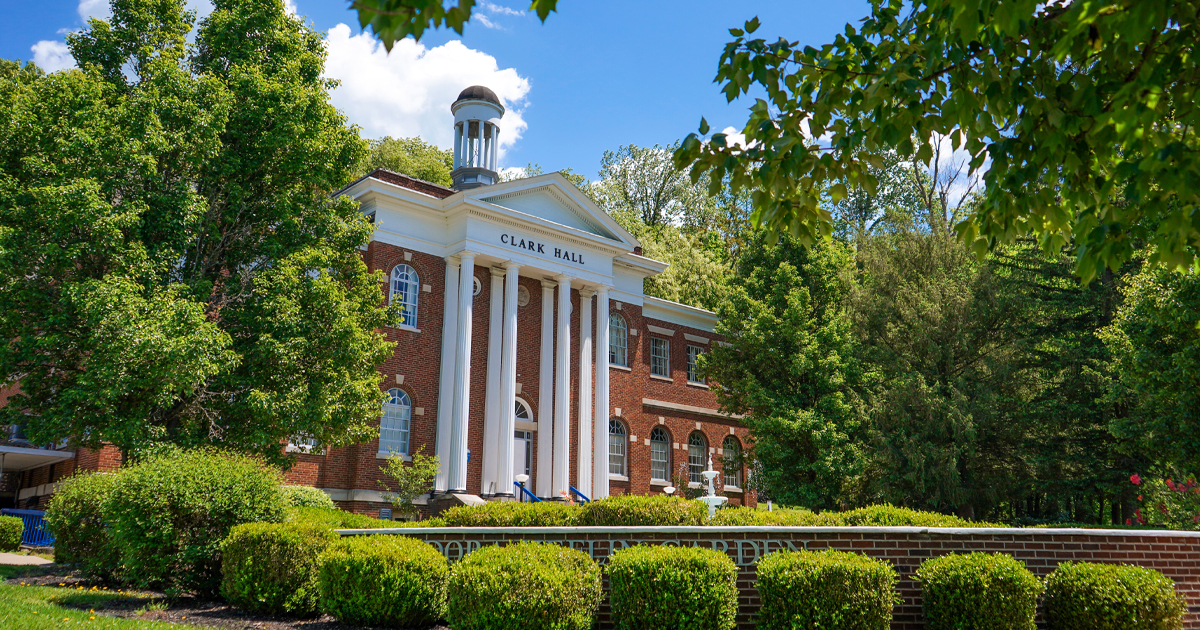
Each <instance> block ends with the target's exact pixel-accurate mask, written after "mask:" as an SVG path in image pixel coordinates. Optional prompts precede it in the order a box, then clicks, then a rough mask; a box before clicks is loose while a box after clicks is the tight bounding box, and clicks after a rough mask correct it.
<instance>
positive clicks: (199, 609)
mask: <svg viewBox="0 0 1200 630" xmlns="http://www.w3.org/2000/svg"><path fill="white" fill-rule="evenodd" d="M8 583H9V584H21V583H25V584H28V585H30V586H51V587H62V588H63V589H64V590H67V589H70V591H75V590H76V587H81V586H86V587H87V590H88V591H91V588H92V586H93V583H91V582H88V581H86V580H84V579H82V578H80V577H79V576H78V575H77V574H76V573H74V572H70V573H67V572H64V569H63V567H59V566H56V565H41V566H35V567H30V570H29V571H28V572H26V573H25V574H24V575H23V576H21V577H18V578H13V579H10V580H8ZM95 586H97V590H104V592H106V593H115V592H117V591H121V590H123V589H122V587H119V586H111V585H109V586H108V587H107V589H105V587H104V585H95ZM79 592H82V591H79ZM136 593H137V596H135V597H130V598H128V599H113V600H111V601H109V602H107V603H106V604H105V605H104V606H103V607H102V608H95V610H96V612H98V613H102V614H105V615H110V616H113V617H125V618H137V619H145V620H147V621H163V622H168V623H175V624H181V625H188V626H196V627H198V628H229V629H232V630H363V626H348V625H345V624H342V623H338V622H337V621H336V620H334V618H333V617H330V616H329V615H321V616H319V617H311V618H308V619H296V618H293V617H276V616H272V615H254V614H250V613H246V612H243V611H241V610H239V609H237V608H234V607H233V606H230V605H229V604H226V603H224V602H214V601H204V600H200V599H196V598H193V597H181V598H179V599H176V600H173V601H172V600H168V599H166V598H165V597H163V595H162V593H157V592H154V591H136ZM147 596H149V597H151V598H153V599H147ZM151 602H155V603H156V604H158V605H164V606H166V608H164V609H163V610H148V609H147V604H149V603H151ZM59 604H60V605H62V606H67V607H70V606H71V603H70V598H69V597H68V598H63V600H61V601H60V602H59ZM89 607H95V604H94V603H90V604H89ZM156 607H157V606H156ZM411 630H450V628H449V627H448V626H441V625H438V626H427V627H424V628H413V629H411Z"/></svg>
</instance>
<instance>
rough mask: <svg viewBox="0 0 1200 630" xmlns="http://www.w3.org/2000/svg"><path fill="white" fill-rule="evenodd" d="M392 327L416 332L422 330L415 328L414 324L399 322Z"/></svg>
mask: <svg viewBox="0 0 1200 630" xmlns="http://www.w3.org/2000/svg"><path fill="white" fill-rule="evenodd" d="M392 328H395V329H396V330H406V331H408V332H415V333H419V332H421V329H420V328H413V327H412V326H407V325H405V324H399V325H397V326H392Z"/></svg>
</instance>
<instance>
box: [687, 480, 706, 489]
mask: <svg viewBox="0 0 1200 630" xmlns="http://www.w3.org/2000/svg"><path fill="white" fill-rule="evenodd" d="M688 487H689V488H691V489H693V490H696V489H699V488H702V487H703V485H701V483H700V482H699V481H689V482H688Z"/></svg>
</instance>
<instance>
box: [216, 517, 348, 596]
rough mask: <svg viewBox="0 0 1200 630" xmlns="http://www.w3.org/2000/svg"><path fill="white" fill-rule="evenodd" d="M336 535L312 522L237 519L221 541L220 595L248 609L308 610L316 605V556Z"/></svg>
mask: <svg viewBox="0 0 1200 630" xmlns="http://www.w3.org/2000/svg"><path fill="white" fill-rule="evenodd" d="M338 538H339V536H338V535H337V534H335V533H334V532H333V530H331V529H328V528H325V527H320V526H314V525H299V524H295V523H246V524H244V525H238V526H236V527H234V528H233V529H231V530H230V531H229V536H228V537H227V538H226V539H225V540H224V541H223V542H222V543H221V573H222V580H221V595H223V596H224V597H225V599H226V600H228V601H229V603H231V604H233V605H234V606H237V607H238V608H241V609H242V610H245V611H248V612H253V613H269V614H290V615H307V614H310V613H312V612H314V611H316V609H317V601H318V593H319V586H318V582H317V570H318V568H319V566H320V565H319V564H318V562H317V558H318V557H319V556H320V555H321V553H322V552H323V551H325V549H326V548H327V547H328V546H329V545H331V544H333V543H334V542H337V540H338Z"/></svg>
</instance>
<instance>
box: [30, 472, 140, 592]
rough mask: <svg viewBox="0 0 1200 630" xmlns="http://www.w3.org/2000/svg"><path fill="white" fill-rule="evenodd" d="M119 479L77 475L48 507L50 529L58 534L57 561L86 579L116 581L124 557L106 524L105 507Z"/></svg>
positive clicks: (64, 484) (62, 484) (63, 483)
mask: <svg viewBox="0 0 1200 630" xmlns="http://www.w3.org/2000/svg"><path fill="white" fill-rule="evenodd" d="M116 481H117V476H116V475H113V474H103V473H83V472H81V473H77V474H75V475H72V476H70V477H68V478H66V479H64V480H62V481H61V482H59V486H58V490H56V491H55V492H54V495H53V496H51V497H50V505H48V506H47V507H46V517H45V518H46V526H47V527H48V528H49V529H50V531H51V532H52V533H53V534H54V561H55V562H57V563H59V564H76V565H79V570H80V571H81V572H82V573H83V575H84V576H85V577H88V578H91V579H97V580H106V581H107V580H112V579H114V578H116V577H117V575H118V573H119V572H120V569H121V556H120V553H119V552H118V550H117V547H116V544H115V543H113V540H112V533H111V532H110V531H109V528H108V527H107V526H106V525H105V524H104V506H105V504H106V503H107V502H108V496H109V494H110V493H111V492H112V488H113V484H115V483H116Z"/></svg>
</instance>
